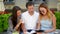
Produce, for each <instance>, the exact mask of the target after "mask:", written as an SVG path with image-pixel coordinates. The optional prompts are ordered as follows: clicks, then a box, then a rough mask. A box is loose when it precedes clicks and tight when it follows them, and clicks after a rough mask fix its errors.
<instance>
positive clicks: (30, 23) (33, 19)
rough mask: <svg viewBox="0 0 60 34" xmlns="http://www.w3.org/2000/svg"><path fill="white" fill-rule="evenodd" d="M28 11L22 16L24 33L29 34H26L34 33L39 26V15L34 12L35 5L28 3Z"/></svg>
mask: <svg viewBox="0 0 60 34" xmlns="http://www.w3.org/2000/svg"><path fill="white" fill-rule="evenodd" d="M26 8H27V11H26V12H24V13H23V14H22V23H23V26H22V28H23V33H24V34H27V33H26V32H32V31H33V30H35V29H36V28H37V27H38V26H37V24H39V23H38V16H39V14H38V13H37V12H36V11H34V4H33V2H27V3H26Z"/></svg>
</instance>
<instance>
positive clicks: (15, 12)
mask: <svg viewBox="0 0 60 34" xmlns="http://www.w3.org/2000/svg"><path fill="white" fill-rule="evenodd" d="M20 21H21V8H20V7H18V6H14V7H13V9H12V15H11V16H10V17H9V28H8V32H9V33H8V34H12V31H13V30H14V29H15V28H16V27H15V26H16V25H17V24H18V23H20V24H21V22H20ZM16 29H17V28H16ZM19 29H20V28H19Z"/></svg>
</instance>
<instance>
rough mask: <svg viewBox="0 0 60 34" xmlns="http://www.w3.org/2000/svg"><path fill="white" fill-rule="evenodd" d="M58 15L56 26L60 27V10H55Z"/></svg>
mask: <svg viewBox="0 0 60 34" xmlns="http://www.w3.org/2000/svg"><path fill="white" fill-rule="evenodd" d="M55 16H56V27H57V29H60V12H55Z"/></svg>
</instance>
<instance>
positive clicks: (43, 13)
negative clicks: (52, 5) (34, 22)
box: [38, 3, 56, 34]
mask: <svg viewBox="0 0 60 34" xmlns="http://www.w3.org/2000/svg"><path fill="white" fill-rule="evenodd" d="M39 22H40V30H42V32H41V33H40V34H54V31H55V29H56V18H55V16H54V15H53V13H52V12H50V10H49V9H48V7H47V5H46V4H45V3H42V4H41V5H40V6H39ZM38 34H39V33H38Z"/></svg>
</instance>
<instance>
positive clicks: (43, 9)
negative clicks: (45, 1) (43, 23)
mask: <svg viewBox="0 0 60 34" xmlns="http://www.w3.org/2000/svg"><path fill="white" fill-rule="evenodd" d="M39 9H40V12H41V14H42V15H46V14H47V10H46V8H44V7H40V8H39Z"/></svg>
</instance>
